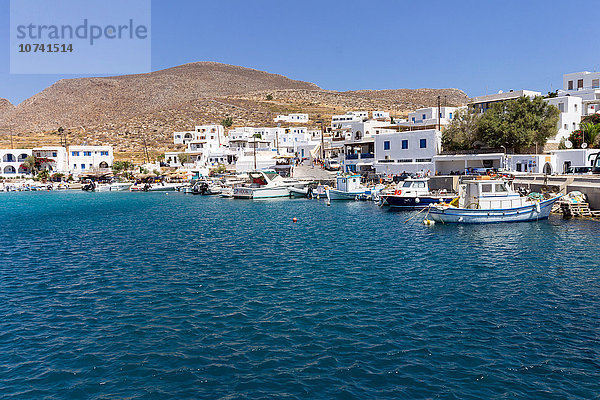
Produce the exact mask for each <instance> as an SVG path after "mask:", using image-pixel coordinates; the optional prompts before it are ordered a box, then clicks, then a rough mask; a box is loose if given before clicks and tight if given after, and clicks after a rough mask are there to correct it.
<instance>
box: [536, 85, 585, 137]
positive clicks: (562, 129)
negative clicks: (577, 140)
mask: <svg viewBox="0 0 600 400" xmlns="http://www.w3.org/2000/svg"><path fill="white" fill-rule="evenodd" d="M544 101H546V102H547V103H548V104H551V105H553V106H555V107H557V108H558V110H559V111H560V114H559V118H558V133H557V134H556V136H555V137H554V138H550V139H548V143H559V142H560V141H561V139H566V138H568V137H569V136H570V135H571V133H573V131H575V130H577V129H579V123H580V122H581V113H582V108H583V103H582V99H581V98H580V97H576V96H559V97H551V98H548V99H544Z"/></svg>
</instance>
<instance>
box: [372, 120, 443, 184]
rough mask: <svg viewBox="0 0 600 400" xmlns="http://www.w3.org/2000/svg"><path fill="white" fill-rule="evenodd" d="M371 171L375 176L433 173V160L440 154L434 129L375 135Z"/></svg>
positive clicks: (438, 134) (438, 140) (388, 131)
mask: <svg viewBox="0 0 600 400" xmlns="http://www.w3.org/2000/svg"><path fill="white" fill-rule="evenodd" d="M374 140H375V163H374V166H375V170H376V172H377V173H378V174H385V175H396V174H401V173H403V172H408V173H416V172H431V173H434V171H435V168H434V163H433V157H434V156H436V155H437V154H439V153H440V151H441V143H442V133H441V132H440V131H438V130H436V129H422V130H414V131H401V132H396V131H390V130H387V131H384V132H383V133H381V134H379V135H375V137H374Z"/></svg>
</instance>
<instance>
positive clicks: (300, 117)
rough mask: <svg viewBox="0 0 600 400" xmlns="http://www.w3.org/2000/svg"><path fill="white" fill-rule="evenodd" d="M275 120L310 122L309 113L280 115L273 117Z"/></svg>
mask: <svg viewBox="0 0 600 400" xmlns="http://www.w3.org/2000/svg"><path fill="white" fill-rule="evenodd" d="M273 121H275V122H286V123H296V124H305V123H307V122H308V114H288V115H278V116H276V117H275V118H273Z"/></svg>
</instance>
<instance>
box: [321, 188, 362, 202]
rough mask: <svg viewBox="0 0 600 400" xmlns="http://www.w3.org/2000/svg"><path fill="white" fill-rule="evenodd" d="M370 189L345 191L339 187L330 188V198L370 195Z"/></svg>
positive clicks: (354, 197) (352, 198) (342, 198)
mask: <svg viewBox="0 0 600 400" xmlns="http://www.w3.org/2000/svg"><path fill="white" fill-rule="evenodd" d="M370 194H371V192H370V191H365V190H361V191H356V192H343V191H341V190H337V189H329V200H356V199H357V197H358V196H364V195H370Z"/></svg>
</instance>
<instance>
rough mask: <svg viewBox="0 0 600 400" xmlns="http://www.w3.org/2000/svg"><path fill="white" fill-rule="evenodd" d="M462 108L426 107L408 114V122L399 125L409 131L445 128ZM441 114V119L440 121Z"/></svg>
mask: <svg viewBox="0 0 600 400" xmlns="http://www.w3.org/2000/svg"><path fill="white" fill-rule="evenodd" d="M460 108H461V107H439V109H438V107H424V108H419V109H417V110H415V111H413V112H411V113H408V120H406V121H399V122H398V125H400V126H402V127H407V128H409V129H436V128H438V126H437V125H438V121H439V124H440V128H441V127H444V126H446V125H448V124H450V122H452V119H453V118H454V117H455V116H456V112H457V111H458V110H459V109H460ZM438 113H439V119H438Z"/></svg>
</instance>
